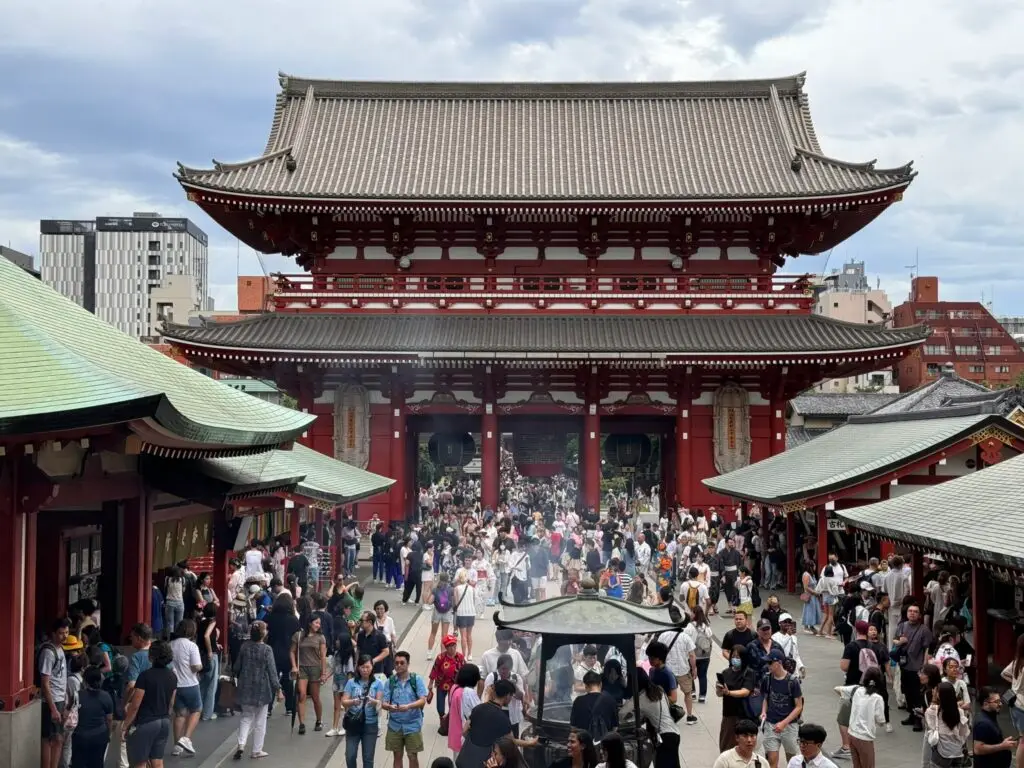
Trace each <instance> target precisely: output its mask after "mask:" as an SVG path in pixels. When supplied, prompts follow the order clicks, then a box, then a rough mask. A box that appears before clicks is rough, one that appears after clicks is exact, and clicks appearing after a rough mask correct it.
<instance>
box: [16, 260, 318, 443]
mask: <svg viewBox="0 0 1024 768" xmlns="http://www.w3.org/2000/svg"><path fill="white" fill-rule="evenodd" d="M0 352H2V365H0V435H4V434H32V433H39V432H51V431H60V430H68V429H80V428H88V427H94V426H99V425H106V424H112V423H122V422H128V421H137V420H141V419H147V420H149V421H150V423H151V424H153V425H155V427H156V428H157V431H159V432H160V433H162V434H163V435H164V436H166V438H167V445H169V446H177V447H184V448H187V449H194V448H196V447H197V445H199V446H201V447H202V448H204V449H213V448H216V449H225V450H230V449H247V448H258V447H271V446H276V445H280V444H281V443H285V442H288V441H290V440H293V439H294V438H296V437H297V436H299V435H300V434H301V433H302V432H303V431H304V430H305V429H306V427H307V426H308V425H309V424H310V423H311V422H312V421H313V419H314V418H315V417H313V416H310V415H308V414H305V413H300V412H298V411H294V410H290V409H288V408H282V407H280V406H276V405H272V404H271V403H267V402H264V401H262V400H259V399H257V398H255V397H251V396H250V395H247V394H246V393H244V392H240V391H238V390H235V389H232V388H231V387H228V386H226V385H224V384H221V383H219V382H217V381H215V380H214V379H211V378H209V377H208V376H204V375H203V374H201V373H199V372H198V371H194V370H192V369H190V368H187V367H186V366H184V365H181V364H180V363H177V362H175V361H174V360H172V359H171V358H169V357H167V356H166V355H163V354H161V353H160V352H158V351H156V350H155V349H150V348H149V347H147V346H146V345H145V344H142V343H140V342H139V341H137V340H135V339H133V338H131V337H130V336H127V335H125V334H123V333H121V332H120V331H118V330H116V329H115V328H113V327H111V326H110V325H107V324H106V323H104V322H103V321H101V320H99V319H98V318H97V317H96V316H95V315H93V314H92V313H90V312H87V311H86V310H84V309H82V308H81V307H79V306H78V305H77V304H75V303H74V302H72V301H70V300H68V299H66V298H64V297H63V296H61V295H60V294H58V293H57V292H56V291H54V290H52V289H51V288H48V287H47V286H45V285H43V284H42V283H41V282H39V281H38V280H36V279H34V278H33V277H31V276H30V275H28V274H27V273H26V272H24V271H23V270H21V269H20V268H18V267H16V266H15V265H14V264H12V263H10V262H9V261H6V260H4V259H0Z"/></svg>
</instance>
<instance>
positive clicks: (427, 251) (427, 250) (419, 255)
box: [409, 245, 443, 261]
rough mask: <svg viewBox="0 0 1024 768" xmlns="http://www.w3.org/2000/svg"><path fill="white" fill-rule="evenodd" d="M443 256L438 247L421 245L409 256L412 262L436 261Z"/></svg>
mask: <svg viewBox="0 0 1024 768" xmlns="http://www.w3.org/2000/svg"><path fill="white" fill-rule="evenodd" d="M442 255H443V252H442V249H441V247H440V246H430V245H422V246H419V247H418V248H416V250H414V251H413V252H412V254H411V255H410V256H409V258H410V259H412V260H413V261H438V260H440V258H441V256H442Z"/></svg>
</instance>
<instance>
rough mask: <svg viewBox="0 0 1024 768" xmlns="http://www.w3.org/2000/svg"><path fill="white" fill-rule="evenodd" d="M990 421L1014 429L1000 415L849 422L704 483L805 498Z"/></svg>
mask: <svg viewBox="0 0 1024 768" xmlns="http://www.w3.org/2000/svg"><path fill="white" fill-rule="evenodd" d="M859 418H860V419H868V417H863V416H862V417H859ZM993 420H999V421H1000V422H1001V423H1002V422H1005V424H1007V425H1010V426H1013V425H1011V424H1010V422H1009V421H1007V420H1006V419H1003V418H1002V417H1001V416H993V415H992V414H978V413H975V414H973V415H957V416H953V415H951V416H949V417H945V418H920V419H909V418H900V417H899V416H895V417H890V419H889V420H886V421H870V420H869V421H867V422H860V421H857V420H856V419H854V420H851V421H850V422H848V423H847V424H844V425H843V426H841V427H838V428H837V429H833V430H831V431H830V432H826V433H825V434H823V435H821V436H820V437H817V438H815V439H814V440H811V441H810V442H807V443H804V444H803V445H798V446H797V447H795V448H792V449H790V450H788V451H786V452H784V453H780V454H779V455H778V456H772V457H771V458H768V459H764V460H763V461H759V462H757V463H756V464H751V465H749V466H746V467H743V468H742V469H738V470H736V471H735V472H729V473H728V474H725V475H719V476H718V477H709V478H707V479H706V480H704V485H706V486H707V487H708V488H710V489H712V490H713V491H718V492H719V493H722V494H725V495H726V496H732V497H733V498H738V499H746V500H748V501H757V502H761V503H765V504H781V503H784V502H787V501H799V500H803V499H810V498H812V497H815V496H819V495H821V494H823V493H829V492H831V491H833V490H838V489H842V488H847V487H849V486H852V485H856V484H857V483H860V482H863V481H864V480H867V479H870V478H871V477H872V476H877V475H881V474H884V473H885V472H887V471H890V470H893V469H896V468H898V467H900V466H902V465H903V464H906V463H908V462H910V461H913V460H915V459H917V458H921V457H924V456H927V455H928V454H930V453H934V452H935V451H937V450H940V449H941V448H943V447H944V446H946V445H951V444H953V443H955V442H957V441H959V440H961V439H962V438H963V437H965V436H967V435H970V434H973V433H974V432H975V431H977V429H978V428H979V427H980V426H981V425H982V423H983V422H988V421H993ZM1013 431H1014V433H1015V434H1016V433H1017V431H1019V430H1017V429H1016V428H1014V430H1013Z"/></svg>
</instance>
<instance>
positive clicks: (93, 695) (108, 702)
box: [75, 688, 149, 736]
mask: <svg viewBox="0 0 1024 768" xmlns="http://www.w3.org/2000/svg"><path fill="white" fill-rule="evenodd" d="M148 695H149V694H147V696H148ZM113 714H114V700H113V699H112V698H110V694H109V693H107V692H106V691H94V690H90V689H88V688H82V690H81V691H80V692H79V694H78V727H77V728H76V729H75V733H77V734H80V735H82V736H92V735H94V734H99V733H102V732H104V731H106V730H107V717H108V716H109V715H113Z"/></svg>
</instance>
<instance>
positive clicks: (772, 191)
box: [179, 75, 914, 202]
mask: <svg viewBox="0 0 1024 768" xmlns="http://www.w3.org/2000/svg"><path fill="white" fill-rule="evenodd" d="M913 176H914V173H913V172H912V170H911V168H910V165H905V166H902V167H897V168H891V169H876V168H875V167H874V161H871V162H869V163H848V162H844V161H840V160H836V159H834V158H830V157H828V156H826V155H824V154H823V153H822V151H821V147H820V146H819V144H818V140H817V137H816V135H815V132H814V126H813V124H812V122H811V117H810V111H809V108H808V104H807V97H806V95H805V94H804V91H803V76H802V75H799V76H796V77H788V78H778V79H773V80H745V81H734V82H729V81H724V82H689V83H687V82H672V83H394V82H391V83H389V82H347V81H332V80H307V79H301V78H294V77H288V76H284V75H282V76H281V92H280V94H279V95H278V98H277V105H276V109H275V112H274V118H273V122H272V126H271V130H270V135H269V138H268V140H267V144H266V148H265V150H264V154H263V155H262V156H260V157H257V158H255V159H252V160H249V161H246V162H241V163H230V164H228V163H218V162H216V161H214V167H213V168H206V169H197V168H186V167H184V166H181V168H180V171H179V179H180V180H181V182H182V183H183V184H184V185H185V186H186V187H195V188H199V189H207V190H224V191H228V192H234V193H240V194H246V195H254V196H266V197H287V198H304V199H311V198H312V199H330V200H353V201H359V200H369V201H373V200H415V201H431V200H436V201H494V202H511V201H533V200H536V201H581V202H586V201H630V200H636V201H640V200H650V201H682V200H747V199H777V200H778V199H796V198H808V197H810V198H817V197H825V198H828V197H835V196H843V195H856V194H861V193H865V194H866V193H870V192H875V191H880V190H892V189H898V188H901V187H903V186H905V185H906V184H908V183H909V182H910V181H911V179H912V178H913Z"/></svg>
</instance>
